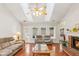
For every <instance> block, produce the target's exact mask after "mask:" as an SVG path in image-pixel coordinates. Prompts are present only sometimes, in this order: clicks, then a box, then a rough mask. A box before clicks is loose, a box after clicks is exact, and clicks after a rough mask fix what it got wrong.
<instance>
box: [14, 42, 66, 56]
mask: <svg viewBox="0 0 79 59" xmlns="http://www.w3.org/2000/svg"><path fill="white" fill-rule="evenodd" d="M34 46H35V44H33V43H29V44H25V48H23V49H21V50H20V51H19V52H18V53H17V54H16V55H15V56H33V55H32V48H33V47H34ZM47 46H48V49H49V50H52V49H53V47H55V53H54V54H52V56H67V54H66V53H64V52H63V51H60V45H59V44H48V45H47Z"/></svg>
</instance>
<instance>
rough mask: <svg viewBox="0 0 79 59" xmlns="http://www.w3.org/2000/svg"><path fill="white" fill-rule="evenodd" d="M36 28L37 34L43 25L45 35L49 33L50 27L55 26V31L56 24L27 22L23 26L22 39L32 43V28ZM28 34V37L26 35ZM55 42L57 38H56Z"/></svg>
mask: <svg viewBox="0 0 79 59" xmlns="http://www.w3.org/2000/svg"><path fill="white" fill-rule="evenodd" d="M34 27H35V28H38V35H40V34H41V28H42V27H45V28H46V35H49V34H50V30H49V28H50V27H54V28H55V32H56V26H55V25H54V24H52V23H51V22H43V23H27V24H26V26H24V39H25V40H26V42H30V43H33V42H34V39H33V38H32V34H33V33H32V28H34ZM27 36H28V37H27ZM54 39H56V34H55V36H54ZM56 42H57V40H56Z"/></svg>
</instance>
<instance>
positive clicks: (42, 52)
mask: <svg viewBox="0 0 79 59" xmlns="http://www.w3.org/2000/svg"><path fill="white" fill-rule="evenodd" d="M32 54H33V56H50V50H49V49H48V47H47V45H46V44H36V45H35V47H34V48H33V50H32Z"/></svg>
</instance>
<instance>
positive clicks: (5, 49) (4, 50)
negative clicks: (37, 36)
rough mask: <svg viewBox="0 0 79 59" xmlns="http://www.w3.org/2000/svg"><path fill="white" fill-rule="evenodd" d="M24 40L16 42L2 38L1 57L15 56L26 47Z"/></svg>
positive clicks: (10, 38)
mask: <svg viewBox="0 0 79 59" xmlns="http://www.w3.org/2000/svg"><path fill="white" fill-rule="evenodd" d="M24 44H25V43H24V40H17V41H16V40H14V39H13V38H12V37H8V38H0V56H13V55H15V54H16V53H17V52H18V51H19V50H21V49H22V48H23V47H24Z"/></svg>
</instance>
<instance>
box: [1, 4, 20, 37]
mask: <svg viewBox="0 0 79 59" xmlns="http://www.w3.org/2000/svg"><path fill="white" fill-rule="evenodd" d="M17 31H21V27H20V23H19V22H18V21H17V20H16V18H15V17H13V15H11V13H10V12H9V10H8V9H6V8H5V7H4V5H3V4H0V38H1V37H10V36H13V35H14V34H15V33H16V32H17Z"/></svg>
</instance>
